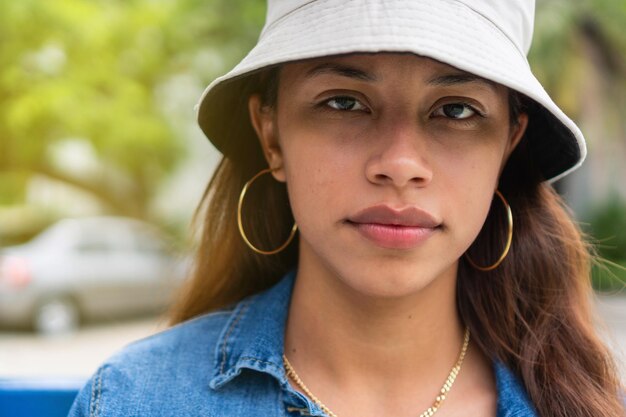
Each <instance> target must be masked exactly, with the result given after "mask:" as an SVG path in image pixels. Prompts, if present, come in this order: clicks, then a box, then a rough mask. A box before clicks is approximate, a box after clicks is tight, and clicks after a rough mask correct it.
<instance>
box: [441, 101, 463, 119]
mask: <svg viewBox="0 0 626 417" xmlns="http://www.w3.org/2000/svg"><path fill="white" fill-rule="evenodd" d="M464 111H465V106H464V105H463V104H446V105H445V106H443V112H444V113H445V115H446V116H448V117H453V118H458V117H459V116H461V115H462V114H463V112H464Z"/></svg>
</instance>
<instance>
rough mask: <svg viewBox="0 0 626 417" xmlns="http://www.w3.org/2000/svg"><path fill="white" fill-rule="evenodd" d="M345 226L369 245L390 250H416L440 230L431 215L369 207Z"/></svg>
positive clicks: (416, 211)
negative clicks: (370, 243)
mask: <svg viewBox="0 0 626 417" xmlns="http://www.w3.org/2000/svg"><path fill="white" fill-rule="evenodd" d="M346 223H347V224H348V225H350V226H351V227H353V228H355V229H356V231H358V232H359V233H360V234H361V235H362V236H363V237H365V238H366V239H368V240H369V241H371V242H372V243H374V244H376V245H377V246H380V247H383V248H389V249H411V248H413V247H416V246H418V245H420V244H421V243H423V242H424V241H426V240H427V239H428V238H429V237H431V236H432V235H433V234H434V233H436V232H437V231H438V230H439V229H440V227H441V222H440V221H438V220H437V219H436V218H435V217H434V216H433V215H432V214H430V213H428V212H427V211H424V210H422V209H420V208H418V207H415V206H411V207H406V208H403V209H399V210H398V209H394V208H392V207H390V206H388V205H377V206H372V207H368V208H366V209H364V210H362V211H360V212H358V213H356V214H355V215H353V216H350V217H349V218H348V219H347V220H346Z"/></svg>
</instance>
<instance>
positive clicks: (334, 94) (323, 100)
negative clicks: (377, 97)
mask: <svg viewBox="0 0 626 417" xmlns="http://www.w3.org/2000/svg"><path fill="white" fill-rule="evenodd" d="M337 98H351V99H353V100H355V101H357V102H359V103H360V104H361V105H362V106H363V107H365V109H364V110H361V111H365V110H367V111H369V112H371V106H370V105H369V103H368V101H367V99H366V98H365V97H364V96H363V95H362V94H360V93H358V92H355V91H347V90H331V91H326V92H324V93H322V94H320V95H318V98H317V99H316V104H317V105H318V106H320V107H323V106H327V107H328V105H327V103H328V102H329V101H331V100H333V99H337ZM346 111H347V110H346Z"/></svg>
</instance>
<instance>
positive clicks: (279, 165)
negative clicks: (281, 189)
mask: <svg viewBox="0 0 626 417" xmlns="http://www.w3.org/2000/svg"><path fill="white" fill-rule="evenodd" d="M248 112H249V113H250V123H251V124H252V127H253V128H254V131H255V132H256V134H257V138H258V139H259V143H260V144H261V148H262V149H263V154H264V156H265V160H266V161H267V163H268V165H269V167H270V168H272V170H273V171H272V175H273V176H274V178H276V180H278V181H282V182H284V181H285V173H284V170H283V154H282V149H281V148H280V143H279V141H278V135H277V132H276V118H275V112H274V110H273V109H271V108H269V107H268V106H264V105H263V103H262V101H261V97H260V96H259V95H258V94H253V95H251V96H250V98H249V99H248Z"/></svg>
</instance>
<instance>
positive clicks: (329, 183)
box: [283, 135, 357, 232]
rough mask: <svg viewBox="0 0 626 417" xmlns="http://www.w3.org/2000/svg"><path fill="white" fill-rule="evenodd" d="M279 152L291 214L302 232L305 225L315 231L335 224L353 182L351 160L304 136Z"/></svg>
mask: <svg viewBox="0 0 626 417" xmlns="http://www.w3.org/2000/svg"><path fill="white" fill-rule="evenodd" d="M283 152H284V155H285V159H284V160H285V173H286V179H287V188H288V190H289V199H290V203H291V207H292V211H293V214H294V217H295V218H296V221H298V223H299V225H300V227H301V228H304V229H303V231H304V232H305V231H306V229H307V228H308V227H307V224H311V226H312V227H315V228H317V229H318V228H321V227H322V226H323V225H324V224H329V222H330V223H332V222H333V221H337V217H338V214H337V211H338V208H340V207H343V205H344V201H343V200H344V199H345V198H347V196H346V192H345V190H346V189H350V188H351V185H350V184H352V187H354V183H355V181H356V180H357V179H356V178H354V176H352V175H351V173H352V172H355V170H354V168H355V167H354V158H353V157H348V155H349V153H346V152H339V151H338V150H337V149H335V148H334V147H329V146H327V145H325V146H323V145H322V144H321V141H320V140H316V139H315V138H311V137H305V136H304V135H300V136H298V138H297V139H294V140H293V141H291V142H290V143H288V144H285V145H284V146H283ZM339 210H340V209H339Z"/></svg>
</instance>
